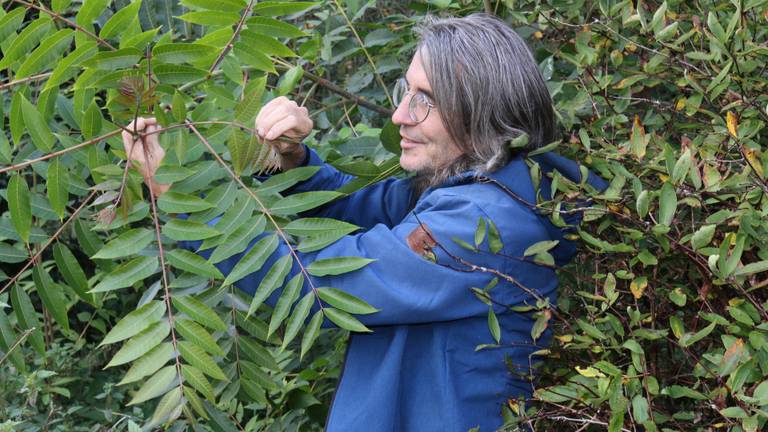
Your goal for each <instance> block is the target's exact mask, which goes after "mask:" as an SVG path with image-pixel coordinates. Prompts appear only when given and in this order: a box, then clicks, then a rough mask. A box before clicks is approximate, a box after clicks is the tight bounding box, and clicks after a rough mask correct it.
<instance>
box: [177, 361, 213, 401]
mask: <svg viewBox="0 0 768 432" xmlns="http://www.w3.org/2000/svg"><path fill="white" fill-rule="evenodd" d="M181 374H182V375H183V376H184V382H185V383H189V384H191V385H192V387H194V388H195V390H197V391H199V392H200V394H201V395H203V397H205V398H206V399H208V400H209V401H211V402H212V403H215V402H216V398H215V397H214V395H213V386H211V382H210V381H208V378H206V377H205V375H203V373H202V372H200V369H198V368H196V367H194V366H190V365H181Z"/></svg>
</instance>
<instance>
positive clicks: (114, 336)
mask: <svg viewBox="0 0 768 432" xmlns="http://www.w3.org/2000/svg"><path fill="white" fill-rule="evenodd" d="M163 315H165V304H163V302H160V301H151V302H149V303H147V304H145V305H144V306H142V307H140V308H138V309H136V310H134V311H133V312H131V313H129V314H128V315H126V316H124V317H123V318H122V319H121V320H120V321H119V322H118V323H117V324H115V326H114V327H112V330H110V331H109V333H107V335H106V336H104V340H102V341H101V343H100V344H99V346H102V345H107V344H112V343H115V342H120V341H121V340H125V339H128V338H130V337H133V336H135V335H137V334H139V333H141V332H142V331H144V330H146V329H147V327H149V326H151V325H153V324H155V323H156V322H158V321H160V320H161V319H162V318H163Z"/></svg>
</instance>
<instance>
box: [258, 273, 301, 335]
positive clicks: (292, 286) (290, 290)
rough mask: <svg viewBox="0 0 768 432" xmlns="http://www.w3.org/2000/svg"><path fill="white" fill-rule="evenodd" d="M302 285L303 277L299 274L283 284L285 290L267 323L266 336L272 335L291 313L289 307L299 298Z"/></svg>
mask: <svg viewBox="0 0 768 432" xmlns="http://www.w3.org/2000/svg"><path fill="white" fill-rule="evenodd" d="M302 285H304V275H302V274H301V273H299V274H297V275H296V276H294V277H292V278H291V280H289V281H288V283H287V284H285V289H283V292H282V293H281V294H280V298H279V299H278V300H277V304H276V305H275V309H274V311H272V318H271V319H270V321H269V329H268V330H267V335H268V336H269V335H271V334H272V333H274V332H275V330H277V328H278V327H280V324H282V323H283V321H284V320H285V319H286V318H287V317H288V314H289V313H290V312H291V306H293V303H295V302H296V300H297V299H298V298H299V294H301V287H302Z"/></svg>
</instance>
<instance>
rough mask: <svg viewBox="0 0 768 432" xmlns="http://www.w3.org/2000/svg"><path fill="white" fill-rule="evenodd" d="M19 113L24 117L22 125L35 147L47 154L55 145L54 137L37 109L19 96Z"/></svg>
mask: <svg viewBox="0 0 768 432" xmlns="http://www.w3.org/2000/svg"><path fill="white" fill-rule="evenodd" d="M21 113H22V115H23V116H24V125H25V126H26V128H27V131H28V132H29V136H30V138H32V142H33V143H34V144H35V147H37V148H38V149H40V151H42V152H44V153H48V152H49V151H50V150H51V149H52V148H53V145H54V144H56V137H54V136H53V133H51V129H50V128H49V127H48V124H47V123H46V122H45V119H43V116H42V115H41V114H40V112H39V111H38V110H37V108H35V106H34V105H32V104H31V103H30V102H29V101H28V100H27V98H25V97H24V96H21Z"/></svg>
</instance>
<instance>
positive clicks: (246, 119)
mask: <svg viewBox="0 0 768 432" xmlns="http://www.w3.org/2000/svg"><path fill="white" fill-rule="evenodd" d="M266 85H267V76H266V75H264V76H260V77H255V78H253V79H251V80H250V81H248V83H247V84H246V85H245V89H243V98H242V100H241V101H240V102H239V103H238V104H237V105H236V106H235V121H237V122H238V123H240V124H243V125H250V124H252V123H253V119H254V118H255V117H256V114H258V112H259V109H260V108H261V97H262V95H263V94H264V89H265V88H266Z"/></svg>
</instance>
